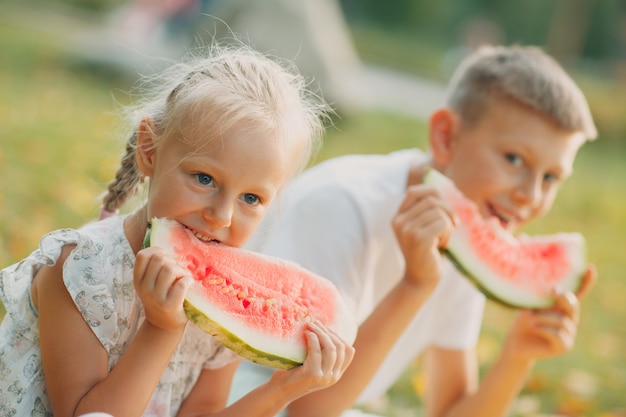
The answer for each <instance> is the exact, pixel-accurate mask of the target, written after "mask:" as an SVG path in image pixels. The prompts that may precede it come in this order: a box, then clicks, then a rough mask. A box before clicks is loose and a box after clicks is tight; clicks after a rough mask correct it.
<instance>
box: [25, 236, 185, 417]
mask: <svg viewBox="0 0 626 417" xmlns="http://www.w3.org/2000/svg"><path fill="white" fill-rule="evenodd" d="M71 249H72V247H65V248H64V250H63V253H62V256H61V258H60V259H59V261H58V262H57V264H56V265H54V266H52V267H44V268H42V269H41V270H40V271H39V272H38V273H37V275H36V277H35V282H34V284H33V285H34V288H33V296H34V301H35V304H36V306H37V308H38V311H39V327H40V337H41V352H42V362H43V370H44V373H45V377H46V386H47V389H48V394H49V398H50V402H51V405H52V409H53V411H54V414H55V416H60V417H64V416H75V415H80V414H84V413H87V412H92V411H103V412H107V413H109V414H112V415H115V416H140V415H141V414H142V413H143V411H144V409H145V407H146V405H147V403H148V401H149V399H150V397H151V396H152V393H153V391H154V388H155V386H156V384H157V383H158V381H159V379H160V377H161V374H162V373H163V370H164V369H165V367H166V366H167V364H168V363H169V360H170V357H171V355H172V354H173V352H174V351H175V349H176V347H177V345H178V343H179V341H180V339H181V337H182V335H183V333H184V329H185V325H186V321H185V320H184V319H183V318H182V317H181V316H180V315H179V314H178V313H179V312H178V311H177V310H176V309H174V308H173V307H172V306H174V305H177V304H178V305H179V306H182V297H183V296H184V292H185V290H186V288H185V282H184V280H179V279H178V278H179V277H180V276H181V271H180V269H178V267H176V265H174V264H173V262H170V261H168V260H167V259H166V258H165V257H163V256H160V254H158V253H156V252H155V251H154V250H152V251H146V252H145V253H144V254H141V253H140V254H138V257H137V261H136V268H135V284H136V288H137V290H138V292H139V294H140V297H142V300H143V301H144V305H145V307H146V316H147V317H149V319H146V320H145V321H144V323H143V324H142V326H141V327H140V328H139V330H138V332H137V334H136V335H135V337H134V338H133V340H132V342H131V343H130V345H129V346H128V349H127V351H126V352H125V353H124V355H123V356H122V358H121V359H120V361H119V362H118V363H117V365H116V366H115V367H114V368H113V369H112V371H111V372H110V373H109V371H108V359H107V352H106V351H105V349H104V348H103V347H102V345H101V344H100V342H99V340H98V339H97V338H96V336H95V335H94V333H93V332H92V331H91V329H90V327H89V325H88V324H87V323H86V322H85V319H84V318H83V316H82V314H81V313H80V312H79V311H78V309H77V308H76V305H75V304H74V301H73V300H72V298H71V297H70V295H69V293H68V291H67V288H66V287H65V285H64V283H63V263H64V261H65V259H66V258H67V256H68V254H69V252H70V251H71ZM180 310H182V307H180ZM182 314H183V315H184V313H182Z"/></svg>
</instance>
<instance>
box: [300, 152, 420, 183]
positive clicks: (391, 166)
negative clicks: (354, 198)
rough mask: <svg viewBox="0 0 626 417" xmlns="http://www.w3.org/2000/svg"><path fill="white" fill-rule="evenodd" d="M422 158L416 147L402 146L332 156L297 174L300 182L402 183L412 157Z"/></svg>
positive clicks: (415, 158) (416, 159) (412, 160)
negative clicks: (381, 151)
mask: <svg viewBox="0 0 626 417" xmlns="http://www.w3.org/2000/svg"><path fill="white" fill-rule="evenodd" d="M425 158H426V156H425V154H424V153H423V152H422V151H420V150H419V149H403V150H398V151H394V152H391V153H388V154H349V155H342V156H338V157H334V158H331V159H327V160H325V161H322V162H320V163H319V164H317V165H315V166H313V167H311V168H309V169H308V170H307V171H305V172H304V173H302V174H301V175H300V177H299V178H298V181H299V182H300V183H301V184H306V183H308V182H310V183H311V185H313V184H317V185H325V186H328V185H335V186H341V185H342V184H343V185H348V184H354V185H357V184H362V186H367V184H370V183H371V182H372V181H373V182H374V183H378V182H385V181H388V180H391V181H394V180H395V179H396V178H398V177H399V178H400V181H401V182H402V185H403V184H404V181H405V180H406V175H407V173H408V170H409V168H410V167H411V165H412V164H413V163H414V162H415V161H421V160H424V159H425Z"/></svg>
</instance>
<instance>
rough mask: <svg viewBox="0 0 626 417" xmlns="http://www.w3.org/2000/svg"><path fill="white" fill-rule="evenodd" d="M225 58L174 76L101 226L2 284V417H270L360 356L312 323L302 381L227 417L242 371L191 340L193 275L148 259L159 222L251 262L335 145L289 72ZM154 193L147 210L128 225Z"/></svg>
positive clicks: (152, 105) (183, 67) (54, 239)
mask: <svg viewBox="0 0 626 417" xmlns="http://www.w3.org/2000/svg"><path fill="white" fill-rule="evenodd" d="M211 52H212V53H211V54H210V56H209V57H208V58H204V59H202V58H199V57H195V58H193V57H192V58H193V59H192V60H185V61H183V62H181V63H180V64H178V65H175V66H172V67H171V68H170V69H168V70H166V71H165V72H164V74H163V76H162V77H158V78H157V79H154V80H153V81H154V83H153V84H154V86H155V87H157V88H156V89H155V90H154V91H155V93H154V94H151V95H150V96H149V97H148V98H147V99H146V100H144V101H143V102H141V103H139V104H138V105H136V107H135V108H134V110H135V111H134V112H132V114H133V117H131V119H132V120H131V121H132V124H131V126H134V128H133V129H132V131H131V133H130V135H129V136H130V139H129V140H128V143H127V145H126V154H125V155H124V157H123V159H122V164H121V167H120V168H119V170H118V171H117V174H116V177H115V180H114V181H112V182H111V184H110V185H109V188H108V193H107V194H106V195H105V196H104V199H103V212H102V216H101V217H102V218H103V220H101V221H98V222H94V223H91V224H88V225H86V226H83V227H82V228H80V229H78V230H73V229H63V230H58V231H54V232H51V233H49V234H47V235H46V236H44V237H43V238H42V240H41V243H40V248H39V249H38V250H36V251H35V252H33V253H32V254H31V255H30V256H29V257H28V258H26V259H24V260H23V261H21V262H19V263H17V264H15V265H13V266H10V267H8V268H6V269H5V270H3V271H2V272H0V293H1V294H2V301H3V302H4V305H5V306H6V309H7V311H8V312H7V315H6V317H5V319H4V321H3V322H2V325H1V326H0V376H1V379H0V414H1V415H8V416H12V415H17V416H23V415H27V414H28V415H31V414H32V415H41V416H44V415H52V414H54V415H55V416H74V415H80V414H85V413H89V412H94V411H101V412H107V413H109V414H112V415H113V416H116V417H122V416H140V415H144V416H174V415H177V416H188V415H211V416H218V415H219V416H272V415H275V414H276V413H277V412H278V411H279V410H280V409H282V408H284V407H285V406H286V405H287V404H288V403H289V402H291V401H292V400H294V399H295V398H298V397H299V396H301V395H304V394H306V393H307V392H311V391H315V390H318V389H321V388H324V387H327V386H329V385H331V384H333V383H335V382H336V381H337V380H338V379H339V377H340V376H341V375H342V373H343V372H344V370H345V369H346V367H347V366H348V364H349V363H350V361H351V359H352V356H353V354H354V352H353V348H352V347H351V346H349V345H347V344H346V343H345V342H343V341H342V340H340V339H339V337H338V336H337V335H335V334H333V333H332V332H331V331H329V330H327V329H324V328H321V327H320V326H319V325H318V324H316V323H312V324H311V326H310V329H309V330H308V331H307V333H306V338H307V345H308V356H307V360H306V362H305V363H304V365H303V366H301V367H298V368H294V369H292V370H290V371H276V372H275V373H274V376H273V378H272V379H271V380H270V381H269V382H268V383H267V384H265V385H263V386H261V387H259V388H258V389H257V390H255V391H253V392H251V393H250V395H248V396H246V397H244V398H242V399H241V400H240V401H238V402H237V403H235V404H233V405H232V406H230V407H228V408H224V407H225V403H226V399H227V396H228V392H229V388H230V383H231V379H232V375H233V373H234V371H235V369H236V367H237V365H238V363H239V360H238V357H237V356H236V355H235V354H234V353H232V352H231V351H229V350H227V349H225V348H224V347H223V346H222V345H220V344H218V343H217V342H216V341H215V339H213V338H212V337H211V336H209V335H207V334H205V333H203V332H202V331H200V330H199V329H198V328H197V327H195V326H193V325H188V323H187V319H186V316H185V313H184V311H183V309H182V302H183V299H184V296H185V292H186V291H187V289H188V287H189V284H190V279H191V278H190V277H188V276H187V275H186V273H185V271H184V270H183V269H182V268H181V267H180V266H179V265H177V263H176V262H175V261H174V260H173V259H171V258H169V257H168V256H166V255H165V254H164V253H163V252H162V251H161V250H160V249H158V248H147V249H141V248H142V241H143V238H144V236H145V234H146V230H147V227H148V222H149V220H150V219H151V218H153V217H167V218H170V219H173V220H176V221H178V222H180V223H181V224H183V225H184V226H185V227H187V228H188V229H190V230H192V231H193V232H194V233H195V235H196V236H197V237H198V239H201V240H204V241H218V242H220V243H222V244H225V245H230V246H235V247H241V246H242V245H243V244H244V243H245V242H246V240H247V239H248V238H249V237H250V235H251V234H252V233H253V231H254V230H255V229H256V227H257V225H258V224H259V222H260V221H261V219H262V217H263V215H264V214H265V212H266V210H267V208H268V206H269V205H270V203H271V202H272V200H273V199H274V197H275V196H276V194H277V193H278V192H279V190H280V188H281V186H282V185H283V184H284V183H285V182H286V181H287V180H288V179H289V178H290V177H292V176H293V175H294V174H295V173H297V172H298V171H300V170H301V169H302V168H303V167H304V165H305V164H306V162H307V161H308V159H309V157H310V155H311V152H312V151H313V149H314V148H315V146H316V144H317V143H318V139H319V137H320V136H321V133H322V129H323V123H322V117H323V116H324V115H325V110H326V109H325V107H324V105H323V104H322V103H321V102H320V101H319V100H317V99H315V97H314V96H312V95H310V94H309V93H308V91H307V90H306V86H305V83H304V82H303V79H302V77H301V76H300V75H298V74H297V73H295V72H294V71H293V70H292V68H291V67H285V66H282V65H280V64H279V63H277V62H275V61H272V60H269V59H267V58H266V57H264V56H262V55H260V54H258V53H256V52H254V51H252V50H250V49H248V48H245V47H237V48H235V47H228V48H227V47H222V46H217V45H215V46H214V47H213V48H212V51H211ZM146 179H149V187H148V194H147V198H146V201H145V204H144V205H143V206H141V207H140V208H139V209H138V210H137V211H135V212H133V213H132V214H126V215H123V216H114V215H113V214H115V213H116V211H117V210H118V208H119V207H120V206H122V205H123V204H124V203H125V202H126V200H127V199H128V198H129V197H131V196H133V195H134V194H135V193H136V191H137V189H138V188H139V185H140V184H141V183H143V182H144V181H145V180H146Z"/></svg>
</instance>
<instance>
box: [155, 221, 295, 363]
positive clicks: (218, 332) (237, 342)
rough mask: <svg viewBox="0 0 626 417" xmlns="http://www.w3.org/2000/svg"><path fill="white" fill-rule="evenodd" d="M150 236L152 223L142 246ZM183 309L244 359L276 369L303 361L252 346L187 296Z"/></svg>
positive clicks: (190, 318)
mask: <svg viewBox="0 0 626 417" xmlns="http://www.w3.org/2000/svg"><path fill="white" fill-rule="evenodd" d="M152 236H153V234H152V224H149V225H148V230H147V231H146V236H145V238H144V241H143V248H148V247H150V245H151V239H152ZM183 309H184V310H185V315H186V316H187V318H188V319H189V321H191V322H192V323H193V324H194V325H196V326H198V327H199V328H200V329H202V330H203V331H204V332H205V333H208V334H210V335H211V336H213V337H214V338H215V339H217V340H218V341H219V342H220V343H221V344H223V345H224V346H226V347H227V348H228V349H230V350H232V351H233V352H235V353H236V354H238V355H239V356H241V357H242V358H244V359H247V360H249V361H251V362H254V363H258V364H259V365H265V366H269V367H272V368H276V369H291V368H294V367H296V366H300V365H302V363H303V361H298V360H292V359H289V358H286V357H283V356H279V355H273V354H271V353H268V352H263V351H261V350H258V349H255V348H253V347H252V346H250V345H249V344H248V343H246V342H245V341H243V340H241V339H240V338H239V337H237V336H236V335H235V334H233V333H232V332H230V331H229V330H228V329H226V328H225V327H223V326H221V325H220V324H219V323H218V322H217V321H215V320H213V319H211V318H210V317H209V316H208V315H206V314H204V313H203V312H202V310H201V309H199V308H197V307H196V306H195V305H194V303H193V302H191V301H190V300H189V298H186V299H185V300H184V301H183Z"/></svg>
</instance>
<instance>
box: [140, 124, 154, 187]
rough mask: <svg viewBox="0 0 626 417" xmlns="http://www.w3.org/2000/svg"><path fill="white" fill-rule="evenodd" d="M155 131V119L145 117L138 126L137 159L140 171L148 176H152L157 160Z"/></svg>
mask: <svg viewBox="0 0 626 417" xmlns="http://www.w3.org/2000/svg"><path fill="white" fill-rule="evenodd" d="M155 132H156V130H155V128H154V121H153V120H152V119H148V118H146V119H143V120H142V121H141V123H139V127H138V128H137V148H136V150H135V160H136V161H137V167H138V168H139V171H141V173H142V174H143V175H145V176H147V177H151V176H152V173H153V172H154V164H155V161H156V147H155V143H154V135H155Z"/></svg>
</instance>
